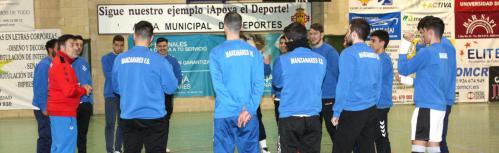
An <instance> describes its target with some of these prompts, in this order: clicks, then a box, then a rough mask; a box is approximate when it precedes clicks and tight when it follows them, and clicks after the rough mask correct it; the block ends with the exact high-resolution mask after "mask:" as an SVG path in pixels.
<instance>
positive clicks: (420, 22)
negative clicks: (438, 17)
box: [417, 15, 434, 30]
mask: <svg viewBox="0 0 499 153" xmlns="http://www.w3.org/2000/svg"><path fill="white" fill-rule="evenodd" d="M432 18H434V17H433V16H431V15H430V16H425V17H423V18H421V20H419V22H418V27H417V28H418V30H421V29H423V28H424V23H425V22H426V21H428V20H430V19H432Z"/></svg>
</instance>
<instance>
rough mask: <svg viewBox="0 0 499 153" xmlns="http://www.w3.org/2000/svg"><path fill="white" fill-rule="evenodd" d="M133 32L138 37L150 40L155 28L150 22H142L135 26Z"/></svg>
mask: <svg viewBox="0 0 499 153" xmlns="http://www.w3.org/2000/svg"><path fill="white" fill-rule="evenodd" d="M133 30H134V31H135V35H137V37H141V38H147V39H149V38H151V37H152V34H153V30H154V28H153V27H152V24H151V23H150V22H147V21H140V22H138V23H136V24H135V25H134V26H133Z"/></svg>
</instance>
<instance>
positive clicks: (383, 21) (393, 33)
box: [349, 12, 402, 40]
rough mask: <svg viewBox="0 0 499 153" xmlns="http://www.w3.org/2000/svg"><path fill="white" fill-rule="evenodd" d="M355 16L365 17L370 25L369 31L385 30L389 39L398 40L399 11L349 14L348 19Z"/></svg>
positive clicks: (399, 36) (399, 28) (399, 34)
mask: <svg viewBox="0 0 499 153" xmlns="http://www.w3.org/2000/svg"><path fill="white" fill-rule="evenodd" d="M356 18H363V19H366V20H367V22H369V24H370V25H371V32H373V31H375V30H385V31H387V32H388V34H389V35H390V40H400V38H401V21H402V20H401V18H400V12H393V13H382V14H360V13H350V14H349V21H351V20H352V19H356Z"/></svg>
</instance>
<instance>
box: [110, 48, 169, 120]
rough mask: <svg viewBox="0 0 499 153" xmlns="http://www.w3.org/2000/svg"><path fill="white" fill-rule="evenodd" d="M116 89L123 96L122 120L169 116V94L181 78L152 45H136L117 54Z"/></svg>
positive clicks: (115, 68) (115, 65) (114, 67)
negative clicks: (166, 98)
mask: <svg viewBox="0 0 499 153" xmlns="http://www.w3.org/2000/svg"><path fill="white" fill-rule="evenodd" d="M112 78H113V83H112V85H113V89H114V92H115V93H117V94H119V95H120V108H121V114H120V117H121V118H122V119H157V118H161V117H164V116H165V115H166V113H167V112H166V110H165V93H166V94H173V93H174V92H175V90H176V89H177V85H178V81H177V79H176V78H175V75H174V74H173V69H172V66H171V64H169V63H168V61H167V60H166V59H165V58H164V57H162V56H160V55H158V54H157V53H154V52H151V51H149V48H146V47H143V46H135V47H133V48H132V49H130V50H128V51H127V52H124V53H121V54H120V55H118V57H116V60H115V61H114V66H113V76H112Z"/></svg>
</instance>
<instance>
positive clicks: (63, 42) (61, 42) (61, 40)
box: [57, 34, 75, 49]
mask: <svg viewBox="0 0 499 153" xmlns="http://www.w3.org/2000/svg"><path fill="white" fill-rule="evenodd" d="M74 37H75V36H73V35H70V34H65V35H62V36H60V37H59V39H58V40H57V43H58V44H59V49H60V48H61V46H65V45H66V42H67V41H68V40H69V39H75V38H74Z"/></svg>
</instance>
